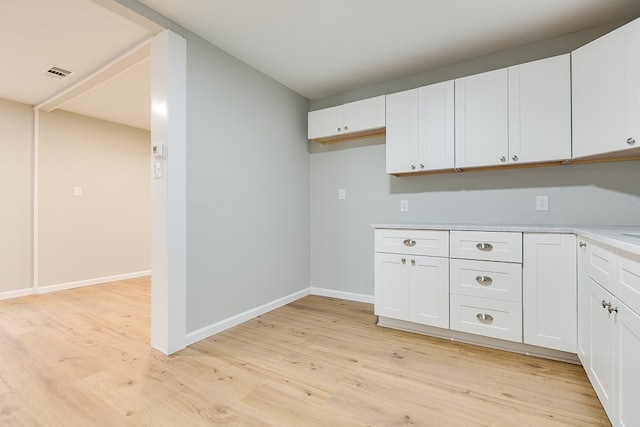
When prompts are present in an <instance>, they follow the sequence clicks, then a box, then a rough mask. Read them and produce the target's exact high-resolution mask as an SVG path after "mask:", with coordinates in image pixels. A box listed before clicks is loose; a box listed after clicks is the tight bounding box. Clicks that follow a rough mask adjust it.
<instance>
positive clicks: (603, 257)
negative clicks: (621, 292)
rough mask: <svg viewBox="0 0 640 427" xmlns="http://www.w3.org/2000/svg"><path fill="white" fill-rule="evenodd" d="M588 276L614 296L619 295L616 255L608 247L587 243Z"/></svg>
mask: <svg viewBox="0 0 640 427" xmlns="http://www.w3.org/2000/svg"><path fill="white" fill-rule="evenodd" d="M586 244H587V248H586V249H587V250H586V253H587V267H586V268H587V276H588V277H589V278H591V279H592V280H593V281H594V282H596V283H597V284H599V285H600V286H602V287H603V288H605V289H606V290H607V291H609V292H611V293H612V294H614V295H616V296H617V295H618V292H616V291H617V289H616V288H617V286H616V283H615V280H614V277H613V276H614V270H615V268H614V257H615V256H614V253H613V249H612V248H610V247H608V246H600V245H598V244H596V243H594V242H592V241H587V242H586Z"/></svg>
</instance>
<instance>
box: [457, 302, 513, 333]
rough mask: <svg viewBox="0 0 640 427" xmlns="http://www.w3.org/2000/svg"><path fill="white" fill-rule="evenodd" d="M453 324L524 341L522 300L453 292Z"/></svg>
mask: <svg viewBox="0 0 640 427" xmlns="http://www.w3.org/2000/svg"><path fill="white" fill-rule="evenodd" d="M450 314H451V322H450V328H451V329H453V330H456V331H462V332H469V333H472V334H477V335H484V336H487V337H493V338H500V339H503V340H507V341H515V342H522V304H520V303H517V302H510V301H498V300H491V299H486V298H477V297H470V296H467V295H456V294H451V309H450Z"/></svg>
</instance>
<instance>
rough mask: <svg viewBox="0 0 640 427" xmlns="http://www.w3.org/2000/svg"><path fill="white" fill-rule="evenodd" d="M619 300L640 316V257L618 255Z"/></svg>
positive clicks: (616, 261) (616, 260)
mask: <svg viewBox="0 0 640 427" xmlns="http://www.w3.org/2000/svg"><path fill="white" fill-rule="evenodd" d="M615 266H616V274H615V276H616V281H617V282H618V285H617V286H618V289H619V295H618V299H619V300H620V301H622V302H623V303H624V304H626V305H627V307H629V308H630V309H631V310H633V311H635V312H636V313H638V314H640V256H638V255H633V254H626V253H625V254H624V255H622V254H620V253H616V259H615Z"/></svg>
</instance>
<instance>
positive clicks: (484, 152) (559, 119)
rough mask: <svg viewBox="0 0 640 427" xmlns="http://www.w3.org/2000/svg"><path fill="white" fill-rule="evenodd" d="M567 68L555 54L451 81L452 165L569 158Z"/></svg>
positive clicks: (565, 58)
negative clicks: (453, 86) (453, 103)
mask: <svg viewBox="0 0 640 427" xmlns="http://www.w3.org/2000/svg"><path fill="white" fill-rule="evenodd" d="M570 69H571V65H570V56H569V55H561V56H556V57H552V58H547V59H542V60H539V61H534V62H528V63H526V64H520V65H516V66H513V67H509V68H508V69H502V70H496V71H491V72H488V73H483V74H477V75H474V76H469V77H465V78H462V79H457V80H456V118H455V120H456V167H457V168H469V167H483V166H496V165H506V164H519V163H543V162H551V161H561V160H566V159H570V158H571V71H570Z"/></svg>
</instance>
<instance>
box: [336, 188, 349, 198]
mask: <svg viewBox="0 0 640 427" xmlns="http://www.w3.org/2000/svg"><path fill="white" fill-rule="evenodd" d="M346 198H347V190H345V189H344V188H338V199H339V200H344V199H346Z"/></svg>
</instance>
